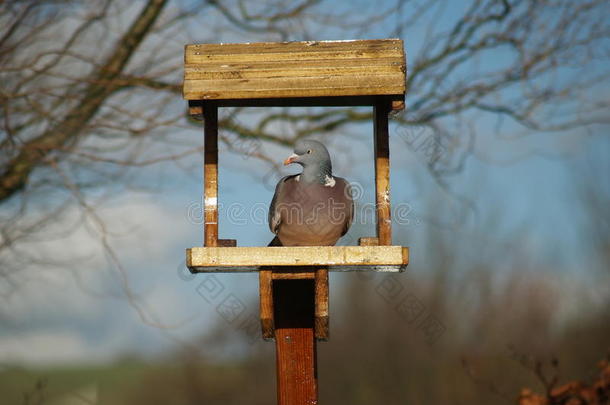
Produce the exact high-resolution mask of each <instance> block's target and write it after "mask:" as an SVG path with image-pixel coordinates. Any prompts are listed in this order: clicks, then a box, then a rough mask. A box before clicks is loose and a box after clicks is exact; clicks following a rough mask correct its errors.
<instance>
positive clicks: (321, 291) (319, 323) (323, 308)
mask: <svg viewBox="0 0 610 405" xmlns="http://www.w3.org/2000/svg"><path fill="white" fill-rule="evenodd" d="M315 283H316V297H315V299H316V318H315V319H316V324H315V332H316V339H318V340H328V333H329V328H328V267H323V268H320V269H317V270H316V275H315Z"/></svg>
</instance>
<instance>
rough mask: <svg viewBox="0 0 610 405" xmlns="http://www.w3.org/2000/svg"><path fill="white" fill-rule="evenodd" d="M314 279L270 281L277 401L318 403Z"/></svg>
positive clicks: (281, 403) (290, 404)
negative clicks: (273, 322)
mask: <svg viewBox="0 0 610 405" xmlns="http://www.w3.org/2000/svg"><path fill="white" fill-rule="evenodd" d="M314 284H315V283H314V280H311V279H301V280H290V279H278V280H274V281H273V303H274V318H275V350H276V369H277V403H278V405H313V404H317V403H318V375H317V374H318V372H317V359H316V357H317V356H316V340H315V336H314V312H315V311H314V307H315V302H314V301H315V285H314Z"/></svg>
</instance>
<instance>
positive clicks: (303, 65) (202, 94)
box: [183, 39, 406, 100]
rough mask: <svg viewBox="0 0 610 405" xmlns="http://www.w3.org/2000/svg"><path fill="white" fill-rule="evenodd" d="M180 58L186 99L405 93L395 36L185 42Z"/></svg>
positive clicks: (400, 52) (399, 42)
mask: <svg viewBox="0 0 610 405" xmlns="http://www.w3.org/2000/svg"><path fill="white" fill-rule="evenodd" d="M184 62H185V65H184V87H183V93H184V94H183V95H184V98H185V99H187V100H227V99H229V100H236V99H268V98H272V99H273V98H291V97H298V98H304V97H337V96H392V95H393V96H395V98H396V99H397V100H404V94H405V79H406V63H405V53H404V47H403V42H402V40H399V39H380V40H353V41H304V42H259V43H245V44H197V45H186V47H185V55H184Z"/></svg>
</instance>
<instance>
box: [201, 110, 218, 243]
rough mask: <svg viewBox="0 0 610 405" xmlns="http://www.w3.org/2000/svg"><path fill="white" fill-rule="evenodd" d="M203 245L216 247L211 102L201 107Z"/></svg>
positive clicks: (215, 133)
mask: <svg viewBox="0 0 610 405" xmlns="http://www.w3.org/2000/svg"><path fill="white" fill-rule="evenodd" d="M203 117H204V125H203V132H204V147H205V153H204V155H203V197H204V199H203V207H204V208H203V220H204V226H203V244H204V246H207V247H212V246H218V107H217V106H216V104H214V103H212V102H208V103H205V105H204V106H203Z"/></svg>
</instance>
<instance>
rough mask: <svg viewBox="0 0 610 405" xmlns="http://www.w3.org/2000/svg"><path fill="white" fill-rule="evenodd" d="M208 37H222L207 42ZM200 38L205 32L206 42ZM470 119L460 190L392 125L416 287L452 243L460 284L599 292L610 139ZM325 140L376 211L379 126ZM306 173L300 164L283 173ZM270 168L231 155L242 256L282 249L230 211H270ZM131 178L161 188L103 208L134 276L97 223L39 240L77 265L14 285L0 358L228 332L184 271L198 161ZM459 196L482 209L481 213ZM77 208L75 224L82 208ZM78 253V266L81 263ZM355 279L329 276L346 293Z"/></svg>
mask: <svg viewBox="0 0 610 405" xmlns="http://www.w3.org/2000/svg"><path fill="white" fill-rule="evenodd" d="M333 4H335V3H333ZM450 4H451V6H449V7H448V8H447V10H446V13H445V14H442V15H441V16H440V17H438V19H437V20H436V23H437V24H438V26H439V28H441V27H443V25H444V24H448V22H449V21H450V19H451V15H453V14H455V13H456V12H457V10H456V8H457V7H459V6H457V4H458V2H452V3H450ZM360 6H361V7H363V10H366V9H367V7H369V8H373V7H375V6H374V3H373V2H362V4H361V5H360ZM333 7H334V6H333ZM351 7H355V6H354V5H353V3H349V2H343V3H339V5H338V6H337V8H336V10H334V11H336V12H337V13H339V12H340V11H341V10H342V9H343V8H351ZM363 12H364V11H363ZM390 28H391V24H389V23H388V24H385V25H383V24H380V30H379V32H375V31H371V32H367V33H364V34H361V35H359V36H360V37H365V36H366V37H370V38H375V37H385V36H387V33H388V29H390ZM425 28H426V25H425V24H422V25H421V26H417V27H408V29H407V30H406V31H405V33H404V34H403V35H404V39H405V46H406V50H407V54H408V55H415V54H417V52H418V51H419V49H418V48H419V44H420V43H421V41H418V38H419V37H420V36H421V35H423V31H424V29H425ZM390 31H391V29H390ZM337 32H338V31H337V30H336V29H333V27H324V28H323V29H320V30H319V31H315V34H316V36H315V38H313V39H343V38H344V37H342V36H339V35H340V34H338V33H337ZM206 35H208V36H209V33H206V34H205V35H203V37H205V36H206ZM224 35H225V36H224V37H223V38H221V39H220V40H222V41H228V40H236V41H242V40H251V38H244V36H243V35H244V34H243V33H227V34H224ZM291 39H301V38H291ZM307 39H310V38H307ZM197 40H201V38H193V41H194V42H196V41H197ZM220 40H219V41H220ZM177 46H178V45H177ZM503 52H505V51H504V50H502V49H498V50H497V51H495V53H493V54H491V55H489V60H493V61H495V62H496V63H500V62H501V61H502V60H503V58H505V57H506V55H505V54H504V53H503ZM481 62H484V63H483V64H485V63H487V60H486V61H481ZM607 89H608V86H607V84H602V85H600V89H599V90H598V91H600V93H601V95H602V96H603V95H604V91H605V90H607ZM606 94H607V93H606ZM512 95H514V94H512ZM508 96H511V95H510V94H509V95H508ZM409 102H412V99H411V98H410V97H409V96H407V108H408V106H409ZM177 105H180V106H182V107H183V106H184V105H185V103H182V102H181V100H178V101H177ZM468 118H469V119H470V120H471V121H473V122H474V123H475V124H476V126H477V132H478V134H479V135H478V137H477V142H476V147H475V149H474V152H473V153H472V154H471V155H470V156H469V157H468V158H467V159H466V161H465V165H464V169H463V171H462V172H460V173H459V174H457V175H455V176H452V177H450V178H448V179H447V182H448V187H449V189H450V190H452V192H453V193H454V195H451V194H448V193H447V192H446V191H444V190H443V189H441V188H440V187H439V185H438V184H437V183H436V182H435V181H434V180H433V178H432V176H431V175H430V172H429V170H428V168H427V167H426V159H427V158H426V156H425V154H424V153H422V151H421V150H417V148H414V147H413V146H411V147H409V145H408V144H407V142H405V139H404V136H402V135H401V134H403V133H404V132H403V131H405V130H408V129H405V128H400V127H397V126H396V125H393V126H392V134H391V158H392V173H391V176H392V183H391V188H392V191H391V195H392V203H393V205H394V207H396V206H398V205H399V204H406V205H407V206H408V207H410V210H409V211H408V215H407V219H408V222H404V223H402V224H395V225H394V238H395V243H397V244H403V245H408V246H409V247H410V248H411V263H410V266H409V269H408V271H409V272H410V273H411V274H412V275H413V276H414V277H422V278H425V277H428V276H429V275H430V269H431V268H433V265H434V263H436V261H438V260H439V257H437V256H436V252H437V249H438V246H437V245H435V242H434V241H436V240H438V238H443V240H444V241H449V242H450V243H451V244H452V245H453V246H455V249H456V250H457V251H458V252H459V257H458V260H456V261H455V263H454V264H455V273H454V274H453V276H454V277H457V278H459V275H460V273H461V272H463V271H467V270H469V269H472V268H473V267H474V266H476V265H478V264H481V263H489V262H490V260H491V261H492V262H495V263H497V265H496V266H495V268H493V269H490V271H494V272H508V271H509V270H511V269H514V268H515V267H516V266H519V265H520V264H522V263H523V261H526V262H527V264H528V268H531V269H536V271H540V272H545V273H552V274H554V275H555V276H556V277H557V279H558V280H561V281H562V282H565V284H566V285H571V286H572V288H575V289H577V288H578V286H579V285H580V284H579V283H593V284H594V283H595V282H596V281H597V280H598V279H597V278H596V277H597V276H598V275H599V274H600V273H603V271H604V270H606V273H607V269H604V268H602V266H603V265H604V264H603V263H602V262H600V261H599V257H597V256H596V255H595V253H594V252H593V251H592V250H591V241H590V238H589V234H588V233H587V232H588V231H587V224H589V223H591V221H592V220H593V221H594V218H593V219H592V218H591V216H590V215H588V211H587V210H588V208H587V207H586V205H584V204H583V202H582V199H581V191H582V190H581V188H580V187H582V186H583V185H585V184H588V183H591V184H594V185H595V187H596V189H597V190H599V192H600V194H602V195H605V196H606V198H607V197H608V196H609V195H610V177H609V173H610V166H609V164H610V163H609V162H610V159H609V157H610V142H609V141H608V138H607V129H606V128H604V127H602V126H592V127H591V128H590V133H587V132H585V131H584V130H576V131H572V132H566V133H562V134H558V133H530V134H528V135H527V136H523V137H516V136H515V135H518V134H521V133H522V131H523V130H522V129H521V128H519V127H518V126H517V125H515V124H514V123H511V122H508V121H505V122H504V123H503V124H502V125H501V126H499V127H498V126H497V125H496V124H497V123H496V120H495V119H492V118H489V117H477V116H476V115H471V116H468ZM243 119H248V117H247V116H245V117H244V118H243ZM452 125H453V124H452V123H451V122H447V123H446V126H447V128H446V129H447V131H449V132H451V133H454V132H455V131H461V130H463V129H462V128H459V127H458V126H455V127H453V126H452ZM172 137H173V138H172V139H174V140H176V142H178V141H182V140H186V139H188V140H190V141H191V142H192V140H193V139H200V140H202V138H203V137H202V129H200V128H190V129H183V130H181V132H180V133H177V134H172ZM507 138H511V139H507ZM324 142H325V143H326V144H327V146H328V147H329V149H330V151H331V154H332V156H333V160H334V162H333V163H334V164H333V167H334V170H335V174H336V175H339V176H341V177H345V178H347V179H348V180H350V181H351V182H357V183H359V184H360V185H361V186H362V187H363V189H364V191H365V192H364V194H363V196H362V199H361V200H359V203H360V204H361V205H362V204H366V203H370V202H372V201H373V166H372V124H370V123H367V124H358V125H349V126H346V127H345V128H342V129H341V130H339V131H337V132H336V133H333V134H332V135H330V136H328V137H325V138H324ZM262 147H263V148H265V151H266V152H268V154H269V155H271V156H274V157H276V158H277V161H278V162H281V161H282V160H283V159H284V158H285V157H286V156H287V155H289V154H290V153H291V151H290V149H289V148H286V147H279V146H277V145H269V144H263V145H262ZM296 170H298V168H296V167H289V168H285V169H284V173H286V174H288V173H294V172H295V171H296ZM268 173H269V166H268V165H267V164H265V163H263V162H261V161H259V160H257V159H255V158H252V157H247V156H239V155H236V154H233V153H229V152H227V151H226V150H225V148H224V147H222V146H221V155H220V199H219V201H220V203H221V205H222V207H225V210H223V211H221V223H220V236H221V237H222V238H235V239H238V243H239V245H241V246H261V245H266V243H267V242H268V241H269V240H270V239H271V237H272V234H271V233H270V232H269V230H268V228H267V225H266V224H265V223H264V222H260V223H253V222H252V221H248V222H246V224H240V223H231V222H230V221H229V220H228V218H227V210H226V208H227V207H229V206H231V205H232V204H242V206H243V207H244V210H245V212H249V211H250V210H251V209H252V207H254V206H259V204H263V205H265V206H266V205H267V204H268V203H269V201H270V200H271V197H272V193H273V189H272V188H273V182H271V184H270V181H269V180H268V179H269V178H270V177H269V176H268ZM132 176H133V179H134V183H136V184H145V185H151V184H154V185H155V190H154V191H153V192H152V193H151V192H143V191H137V190H135V189H118V191H117V193H116V196H115V197H114V198H113V199H111V200H110V201H109V202H108V203H107V204H105V205H104V206H103V208H101V210H100V212H101V215H102V216H103V218H104V219H105V220H107V221H108V223H109V224H111V226H112V229H113V232H114V234H115V236H113V237H112V238H111V239H110V243H111V245H112V246H113V248H114V249H116V252H117V253H118V255H119V256H120V258H121V262H122V265H123V266H124V269H125V270H126V272H125V273H124V274H123V273H121V272H120V271H118V270H117V269H116V267H115V266H113V265H112V264H111V263H109V262H108V260H107V257H106V256H105V255H104V252H103V251H102V249H101V248H100V243H99V239H98V238H97V237H96V235H95V233H94V232H91V230H90V227H87V226H83V227H81V228H79V229H78V230H77V231H76V232H75V233H74V234H72V235H70V236H68V237H65V238H63V239H58V240H50V241H47V242H45V243H33V244H32V245H31V246H28V247H27V248H30V249H39V251H40V252H41V257H45V255H48V256H49V257H50V256H52V257H54V258H57V259H61V258H65V259H66V260H67V261H68V262H69V264H68V265H66V266H64V267H62V268H54V267H51V268H47V267H45V266H44V265H40V264H33V265H32V266H31V267H30V268H28V269H26V270H27V271H26V272H24V274H23V275H22V277H23V280H26V281H27V283H23V284H22V285H21V286H20V287H19V289H18V290H17V291H13V290H12V288H13V287H12V286H10V285H1V286H0V287H1V288H2V290H1V291H0V292H2V293H3V294H6V297H7V298H6V299H5V302H4V303H3V306H2V310H0V319H1V322H2V325H3V327H2V328H1V329H2V330H1V331H0V362H2V363H20V364H27V365H43V364H58V363H70V362H83V361H85V359H87V360H89V361H96V362H103V361H110V360H112V359H113V358H115V357H116V356H118V355H121V354H123V353H129V352H143V353H146V354H159V353H163V352H164V350H166V349H168V348H170V347H175V345H176V344H179V343H185V342H187V341H188V340H189V339H191V338H193V337H195V336H198V335H200V334H201V333H204V332H205V331H207V330H209V328H210V327H212V326H213V325H214V324H215V323H217V322H223V320H222V318H221V317H220V316H219V315H218V314H217V313H216V311H215V304H216V303H214V302H208V301H206V299H205V298H203V297H202V296H201V295H200V294H199V293H198V287H199V285H200V283H201V281H202V280H204V277H205V276H204V275H197V276H194V277H190V276H188V275H187V274H186V273H184V271H183V270H184V267H183V262H184V249H185V248H188V247H192V246H198V245H200V244H201V242H202V233H203V229H202V226H201V224H200V223H196V221H193V219H192V218H189V210H190V209H192V208H193V207H197V204H199V206H200V204H201V190H202V183H201V180H202V178H201V177H202V171H201V160H200V156H192V157H189V158H187V159H185V160H183V161H181V162H180V163H179V164H178V165H177V164H175V163H174V162H166V163H163V164H160V165H157V166H154V167H148V168H145V169H144V170H138V171H133V172H132ZM271 178H273V176H271ZM456 195H457V196H459V197H464V198H466V199H468V200H469V201H472V203H473V207H474V209H472V207H470V206H468V205H466V204H464V203H462V202H461V200H460V198H459V197H456ZM71 209H73V211H74V215H77V213H78V208H77V207H76V206H74V207H73V208H71ZM601 214H602V215H603V214H604V213H601ZM605 215H608V212H607V211H606V212H605ZM258 217H259V218H260V215H259V216H258ZM263 219H264V215H263ZM373 230H374V226H373V224H372V223H367V224H365V225H362V226H357V227H356V226H355V227H353V229H352V230H351V231H350V233H349V234H348V237H347V238H346V239H345V240H344V241H342V243H346V244H353V243H355V241H356V239H357V238H358V237H359V236H372V235H373ZM49 232H50V231H49ZM75 255H76V256H77V257H79V258H80V259H78V260H74V259H73V258H74V257H75ZM593 275H595V277H594V276H593ZM350 276H352V275H341V276H335V275H333V276H331V277H334V278H332V279H331V280H332V281H331V284H332V286H331V288H332V290H331V295H332V296H333V297H337V296H338V294H339V293H340V288H341V285H342V281H343V280H346V277H350ZM123 277H126V278H127V280H128V282H129V285H130V288H131V289H132V290H133V291H134V292H135V293H136V294H137V295H138V297H137V300H136V301H137V303H136V304H135V305H134V304H131V305H130V304H129V303H128V302H127V300H126V299H125V291H124V288H123V284H122V280H123ZM217 280H218V281H219V282H220V283H222V284H223V286H224V288H225V292H226V293H234V294H235V295H236V296H238V297H239V298H240V299H242V300H243V302H244V303H249V304H251V303H254V305H250V306H249V307H248V313H252V314H254V315H256V314H257V308H256V295H257V288H258V285H257V277H256V274H239V275H222V274H221V275H218V276H217ZM596 288H598V289H599V294H600V295H604V294H605V296H607V295H608V293H609V291H608V287H607V286H605V285H604V284H603V283H598V284H597V287H596ZM566 305H568V306H569V305H572V303H569V302H568V303H566ZM138 309H140V310H141V313H139V312H138ZM142 314H144V315H142ZM143 317H144V319H142V318H143ZM144 321H146V322H148V323H149V324H153V323H158V324H162V325H163V326H165V327H164V328H159V327H155V326H150V325H149V324H147V323H146V322H144ZM257 344H264V343H257Z"/></svg>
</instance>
